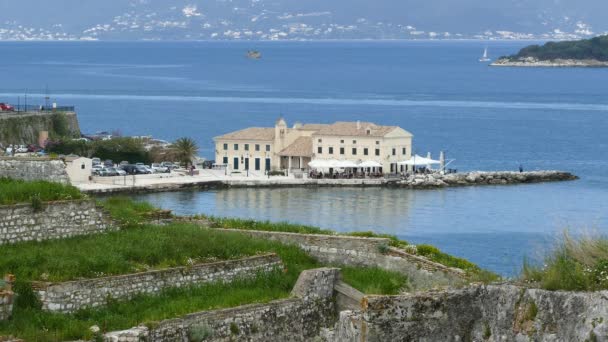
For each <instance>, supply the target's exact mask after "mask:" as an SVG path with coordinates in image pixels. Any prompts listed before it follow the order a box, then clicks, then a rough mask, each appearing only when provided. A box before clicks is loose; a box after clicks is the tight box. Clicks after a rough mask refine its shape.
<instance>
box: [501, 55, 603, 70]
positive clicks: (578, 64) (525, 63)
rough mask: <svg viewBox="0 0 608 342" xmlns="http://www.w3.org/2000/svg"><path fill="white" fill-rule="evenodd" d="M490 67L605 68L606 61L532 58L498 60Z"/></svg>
mask: <svg viewBox="0 0 608 342" xmlns="http://www.w3.org/2000/svg"><path fill="white" fill-rule="evenodd" d="M490 66H500V67H541V68H542V67H545V68H606V67H608V61H599V60H596V59H553V60H539V59H536V58H534V57H526V58H518V59H515V60H514V59H511V58H500V59H498V60H496V61H494V62H493V63H491V64H490Z"/></svg>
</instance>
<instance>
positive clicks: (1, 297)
mask: <svg viewBox="0 0 608 342" xmlns="http://www.w3.org/2000/svg"><path fill="white" fill-rule="evenodd" d="M14 282H15V277H14V276H13V275H11V274H7V275H6V276H5V277H4V280H0V321H3V320H7V319H9V318H11V315H12V314H13V297H14V295H15V294H14V293H13V283H14Z"/></svg>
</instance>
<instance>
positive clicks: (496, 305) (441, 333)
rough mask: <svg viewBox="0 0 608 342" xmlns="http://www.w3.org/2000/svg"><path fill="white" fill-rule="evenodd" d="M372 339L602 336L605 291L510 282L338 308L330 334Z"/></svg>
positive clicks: (605, 332)
mask: <svg viewBox="0 0 608 342" xmlns="http://www.w3.org/2000/svg"><path fill="white" fill-rule="evenodd" d="M330 340H332V341H336V342H350V341H353V342H354V341H357V342H375V341H563V342H566V341H607V340H608V291H601V292H551V291H545V290H539V289H525V288H521V287H517V286H512V285H490V286H473V287H469V288H465V289H460V290H448V291H437V292H426V293H418V294H410V295H402V296H369V297H367V300H366V301H364V303H363V308H362V310H360V311H357V310H355V311H343V312H342V313H341V314H340V319H339V322H338V324H337V325H336V331H335V334H334V335H333V337H332V338H331V339H330Z"/></svg>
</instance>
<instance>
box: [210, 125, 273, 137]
mask: <svg viewBox="0 0 608 342" xmlns="http://www.w3.org/2000/svg"><path fill="white" fill-rule="evenodd" d="M215 139H229V140H274V128H266V127H250V128H245V129H242V130H240V131H236V132H230V133H227V134H224V135H220V136H219V137H215Z"/></svg>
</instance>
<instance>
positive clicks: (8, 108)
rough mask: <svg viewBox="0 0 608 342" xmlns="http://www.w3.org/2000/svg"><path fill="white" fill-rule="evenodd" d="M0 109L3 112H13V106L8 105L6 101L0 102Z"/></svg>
mask: <svg viewBox="0 0 608 342" xmlns="http://www.w3.org/2000/svg"><path fill="white" fill-rule="evenodd" d="M0 111H3V112H14V111H15V107H13V106H11V105H9V104H8V103H4V102H0Z"/></svg>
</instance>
